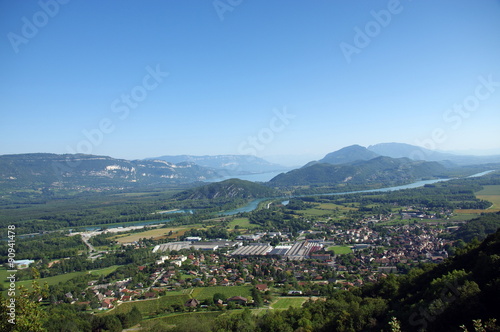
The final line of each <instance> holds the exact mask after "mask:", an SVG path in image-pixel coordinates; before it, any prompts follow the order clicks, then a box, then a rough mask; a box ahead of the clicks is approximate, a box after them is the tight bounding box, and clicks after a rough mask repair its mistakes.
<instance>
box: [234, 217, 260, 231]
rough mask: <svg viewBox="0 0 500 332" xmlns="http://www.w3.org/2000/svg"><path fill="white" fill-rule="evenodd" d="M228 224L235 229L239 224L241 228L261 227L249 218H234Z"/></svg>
mask: <svg viewBox="0 0 500 332" xmlns="http://www.w3.org/2000/svg"><path fill="white" fill-rule="evenodd" d="M228 226H229V229H234V227H235V226H238V227H239V228H240V229H255V228H258V227H259V226H258V225H255V224H251V223H250V219H248V218H234V220H233V221H231V222H230V223H229V224H228Z"/></svg>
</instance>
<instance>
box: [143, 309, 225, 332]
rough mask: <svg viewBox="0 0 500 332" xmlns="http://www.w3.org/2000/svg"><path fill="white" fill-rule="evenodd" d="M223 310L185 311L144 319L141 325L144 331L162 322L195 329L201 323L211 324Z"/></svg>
mask: <svg viewBox="0 0 500 332" xmlns="http://www.w3.org/2000/svg"><path fill="white" fill-rule="evenodd" d="M222 314H223V312H222V311H219V312H197V313H184V314H171V315H167V316H164V317H159V318H154V319H149V320H144V321H142V322H141V324H140V327H141V328H143V329H144V331H149V330H150V329H152V328H153V327H155V325H157V324H162V327H163V326H164V325H170V326H172V327H173V326H174V325H179V326H191V327H192V328H194V329H192V330H193V331H194V330H195V328H196V327H198V326H199V324H203V325H207V324H208V325H211V324H212V323H213V321H214V320H215V318H217V317H218V316H220V315H222Z"/></svg>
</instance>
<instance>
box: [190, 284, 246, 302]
mask: <svg viewBox="0 0 500 332" xmlns="http://www.w3.org/2000/svg"><path fill="white" fill-rule="evenodd" d="M250 290H251V286H231V287H226V286H214V287H197V288H194V290H193V292H192V293H191V296H192V297H193V298H195V299H197V300H200V301H202V300H205V299H211V298H213V296H214V295H215V294H216V293H220V294H224V296H226V298H230V297H233V296H243V297H246V298H247V299H248V298H250V297H251V295H250V294H251V293H250Z"/></svg>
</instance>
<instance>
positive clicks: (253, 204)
mask: <svg viewBox="0 0 500 332" xmlns="http://www.w3.org/2000/svg"><path fill="white" fill-rule="evenodd" d="M491 172H494V171H486V172H481V173H477V174H474V175H471V176H469V177H478V176H483V175H485V174H488V173H491ZM448 180H452V179H436V180H423V181H417V182H414V183H410V184H405V185H402V186H395V187H386V188H379V189H370V190H360V191H347V192H337V193H326V194H312V195H303V196H325V195H343V194H353V193H366V192H377V191H394V190H401V189H411V188H418V187H423V186H425V185H426V184H432V183H436V182H443V181H448ZM295 197H297V196H295ZM298 197H300V196H298ZM289 198H290V197H283V199H289ZM275 199H280V198H279V197H267V198H259V199H255V200H253V201H251V202H249V203H248V204H246V205H244V206H242V207H240V208H237V209H233V210H228V211H225V212H221V213H220V214H219V215H223V216H232V215H235V214H238V213H241V212H251V211H253V210H255V209H256V208H257V207H258V206H259V203H260V202H263V201H266V200H275ZM181 211H182V210H181ZM169 212H170V211H169ZM172 212H174V211H172ZM176 212H180V211H176ZM168 221H170V219H164V220H150V221H138V222H128V223H122V224H108V225H103V226H105V227H107V228H116V227H127V226H145V225H156V224H163V223H166V222H168ZM103 226H100V225H99V226H88V227H81V228H83V229H86V230H96V229H99V228H101V227H103ZM81 228H80V229H81Z"/></svg>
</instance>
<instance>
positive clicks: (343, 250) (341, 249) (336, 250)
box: [327, 246, 352, 255]
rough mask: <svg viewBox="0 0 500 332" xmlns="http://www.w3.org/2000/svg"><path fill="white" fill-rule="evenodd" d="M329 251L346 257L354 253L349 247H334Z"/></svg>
mask: <svg viewBox="0 0 500 332" xmlns="http://www.w3.org/2000/svg"><path fill="white" fill-rule="evenodd" d="M327 250H328V251H333V252H334V254H335V255H345V254H350V253H352V249H351V248H350V247H349V246H333V247H329V248H328V249H327Z"/></svg>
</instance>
